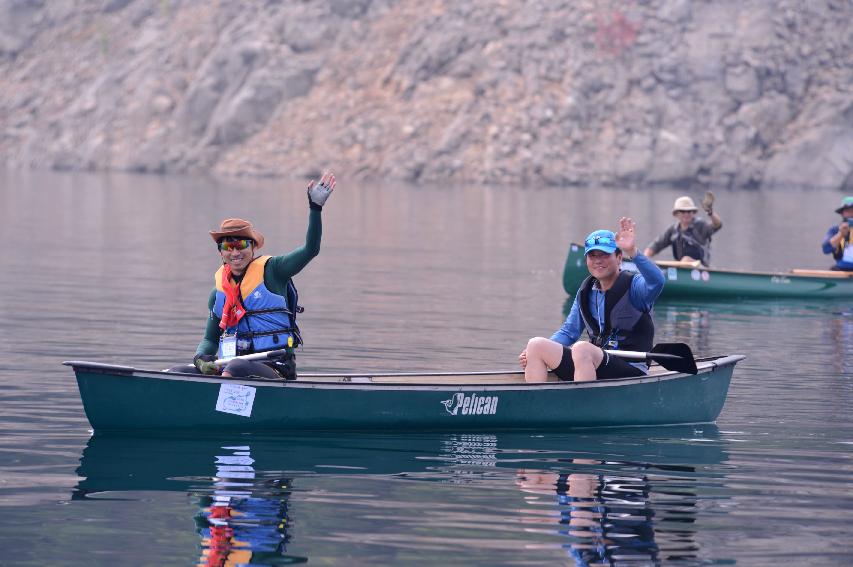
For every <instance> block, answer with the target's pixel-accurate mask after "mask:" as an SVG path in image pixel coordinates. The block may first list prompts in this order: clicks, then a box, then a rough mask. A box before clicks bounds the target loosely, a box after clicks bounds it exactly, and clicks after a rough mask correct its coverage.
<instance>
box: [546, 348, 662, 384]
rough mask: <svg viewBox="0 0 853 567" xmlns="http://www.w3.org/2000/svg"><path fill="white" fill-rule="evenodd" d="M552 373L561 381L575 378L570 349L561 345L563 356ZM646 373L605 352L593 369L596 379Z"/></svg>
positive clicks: (643, 374)
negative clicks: (599, 364)
mask: <svg viewBox="0 0 853 567" xmlns="http://www.w3.org/2000/svg"><path fill="white" fill-rule="evenodd" d="M554 374H556V375H557V378H559V379H560V381H562V382H573V381H574V379H575V363H574V362H573V361H572V349H571V348H569V347H567V346H564V347H563V358H561V359H560V364H559V365H557V368H555V369H554ZM645 375H646V373H645V372H643V371H642V370H640V369H639V368H637V367H636V366H634V365H633V364H630V363H628V362H627V361H625V360H624V359H622V358H619V357H618V356H610V355H609V354H607V352H605V353H604V360H602V361H601V366H599V367H598V368H596V369H595V377H596V378H597V379H598V380H607V379H609V378H630V377H632V376H645Z"/></svg>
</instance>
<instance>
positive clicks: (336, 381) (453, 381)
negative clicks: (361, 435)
mask: <svg viewBox="0 0 853 567" xmlns="http://www.w3.org/2000/svg"><path fill="white" fill-rule="evenodd" d="M743 358H744V357H743V356H741V355H730V356H718V357H710V358H705V359H702V360H698V361H697V366H698V370H699V371H698V374H696V375H690V374H683V373H678V372H672V371H666V370H664V369H663V368H659V367H657V366H656V365H653V366H652V370H651V371H650V374H649V375H648V376H645V377H640V378H626V379H618V380H604V381H596V382H585V383H565V382H562V383H558V382H548V383H544V384H526V383H524V378H523V374H522V373H521V372H504V373H501V372H471V373H463V374H451V373H433V374H413V373H407V374H346V375H344V374H339V375H330V374H325V375H324V374H301V375H300V377H299V379H298V380H295V381H288V382H284V381H268V380H261V379H226V378H221V377H217V376H202V375H198V374H175V373H168V372H163V371H152V370H137V369H135V368H131V367H128V366H114V365H107V364H100V363H95V362H80V361H71V362H66V363H65V364H66V365H69V366H72V367H73V368H74V372H75V374H76V376H77V384H78V386H79V389H80V396H81V398H82V400H83V407H84V409H85V411H86V416H87V417H88V419H89V423H91V424H92V427H93V428H94V429H95V430H96V431H108V430H171V431H174V430H181V429H195V430H220V431H221V430H230V431H246V432H249V431H276V430H279V431H285V430H294V429H347V430H351V429H387V428H394V429H436V430H496V429H518V428H545V427H550V428H555V427H559V428H566V427H607V426H635V425H664V424H678V423H709V422H713V421H714V420H715V419H717V416H718V415H719V413H720V411H721V410H722V407H723V404H724V402H725V400H726V394H727V393H728V388H729V382H730V380H731V376H732V372H733V371H734V367H735V364H736V363H737V362H738V361H740V360H742V359H743Z"/></svg>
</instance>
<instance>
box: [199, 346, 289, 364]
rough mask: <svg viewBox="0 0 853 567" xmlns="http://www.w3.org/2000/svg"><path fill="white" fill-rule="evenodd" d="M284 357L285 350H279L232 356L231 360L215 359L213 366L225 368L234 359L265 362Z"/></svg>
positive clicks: (285, 354)
mask: <svg viewBox="0 0 853 567" xmlns="http://www.w3.org/2000/svg"><path fill="white" fill-rule="evenodd" d="M284 356H287V350H286V349H283V348H282V349H279V350H268V351H266V352H256V353H254V354H242V355H240V356H232V357H231V358H217V359H216V360H214V361H213V364H215V365H216V366H225V365H226V364H228V363H229V362H230V361H232V360H235V359H241V360H266V359H268V358H280V357H284Z"/></svg>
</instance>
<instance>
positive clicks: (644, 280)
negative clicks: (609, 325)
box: [551, 253, 665, 346]
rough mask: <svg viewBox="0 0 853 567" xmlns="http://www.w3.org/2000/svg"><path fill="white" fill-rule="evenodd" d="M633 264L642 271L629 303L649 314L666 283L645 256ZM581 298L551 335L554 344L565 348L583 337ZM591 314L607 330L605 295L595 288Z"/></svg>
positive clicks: (635, 279)
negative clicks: (579, 303)
mask: <svg viewBox="0 0 853 567" xmlns="http://www.w3.org/2000/svg"><path fill="white" fill-rule="evenodd" d="M634 264H636V266H637V269H638V270H639V271H640V273H639V275H637V277H635V278H634V279H633V280H631V289H630V291H629V292H628V299H629V301H630V302H631V305H633V306H634V307H636V308H637V309H639V310H641V311H650V310H651V308H652V306H653V305H654V303H655V301H656V300H657V298H658V296H659V295H660V293H661V292H662V291H663V284H664V282H665V279H664V275H663V272H662V271H661V270H660V268H658V267H657V266H656V265H655V263H654V262H652V261H651V260H649V259H648V258H647V257H645V256H644V255H643V254H641V253H638V254H637V255H636V256H634ZM578 297H580V293H576V294H575V300H574V302H573V303H572V308H571V310H570V311H569V316H568V317H566V320H565V321H564V322H563V324H562V326H561V327H560V328H559V329H558V330H557V332H555V333H554V334H553V335H551V340H552V341H557V342H558V343H560V344H562V345H565V346H572V345H573V344H574V343H575V342H576V341H577V340H578V339H579V338H580V336H581V333H582V332H583V331H584V325H583V319H582V318H581V312H580V307H579V306H578ZM589 310H590V313H592V316H593V317H595V318H596V319H597V320H598V326H599V328H600V329H603V328H604V292H603V291H601V290H600V289H598V287H597V286H596V287H593V288H592V292H591V293H590V294H589Z"/></svg>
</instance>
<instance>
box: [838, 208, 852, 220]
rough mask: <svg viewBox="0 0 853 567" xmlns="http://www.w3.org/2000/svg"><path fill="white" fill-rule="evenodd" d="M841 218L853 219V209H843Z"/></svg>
mask: <svg viewBox="0 0 853 567" xmlns="http://www.w3.org/2000/svg"><path fill="white" fill-rule="evenodd" d="M841 216H842V217H844V218H845V219H853V207H845V208H843V209H841Z"/></svg>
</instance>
